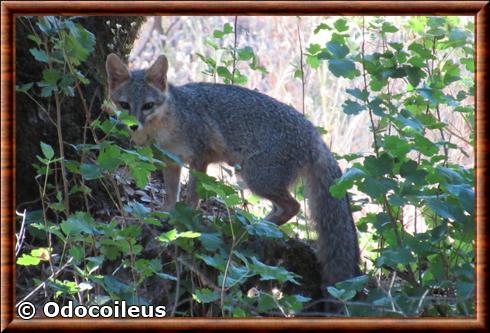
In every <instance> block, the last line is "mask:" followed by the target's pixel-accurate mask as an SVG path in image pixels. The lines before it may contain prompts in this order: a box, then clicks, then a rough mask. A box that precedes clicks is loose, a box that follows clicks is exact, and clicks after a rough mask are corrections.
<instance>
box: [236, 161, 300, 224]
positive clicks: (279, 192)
mask: <svg viewBox="0 0 490 333" xmlns="http://www.w3.org/2000/svg"><path fill="white" fill-rule="evenodd" d="M267 157H268V156H263V154H261V155H260V156H258V155H256V156H254V157H253V158H251V159H249V160H247V161H246V162H245V163H244V164H243V165H242V170H241V172H240V176H241V177H242V178H243V180H244V181H245V182H246V184H247V186H248V187H249V189H250V190H251V191H252V192H253V193H255V194H257V195H259V196H261V197H263V198H265V199H268V200H270V201H271V202H272V204H273V208H272V211H271V212H270V213H269V215H267V217H266V218H265V219H266V220H268V221H271V222H273V223H275V224H277V225H281V224H284V223H286V222H287V221H289V220H290V219H291V218H292V217H293V216H294V215H296V214H297V213H298V211H299V209H300V204H299V203H298V201H296V199H294V198H293V196H292V195H291V193H289V191H288V187H289V186H290V185H291V184H292V183H293V181H294V180H295V179H296V176H297V172H295V168H294V166H292V165H288V163H274V165H264V162H265V161H267V160H268V159H267Z"/></svg>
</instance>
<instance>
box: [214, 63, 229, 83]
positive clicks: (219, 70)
mask: <svg viewBox="0 0 490 333" xmlns="http://www.w3.org/2000/svg"><path fill="white" fill-rule="evenodd" d="M216 73H218V75H219V76H221V77H223V78H225V79H228V80H231V79H232V78H233V75H231V73H230V71H229V70H228V68H226V67H223V66H218V67H217V68H216Z"/></svg>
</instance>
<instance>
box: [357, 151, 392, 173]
mask: <svg viewBox="0 0 490 333" xmlns="http://www.w3.org/2000/svg"><path fill="white" fill-rule="evenodd" d="M393 166H394V163H393V158H392V157H391V156H390V155H388V154H387V153H381V154H380V155H379V156H378V157H376V156H367V157H366V158H365V159H364V167H365V168H366V171H367V172H369V174H371V175H372V176H374V177H381V176H383V175H386V174H392V173H393Z"/></svg>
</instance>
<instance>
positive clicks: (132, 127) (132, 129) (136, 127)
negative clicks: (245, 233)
mask: <svg viewBox="0 0 490 333" xmlns="http://www.w3.org/2000/svg"><path fill="white" fill-rule="evenodd" d="M138 127H139V125H138V124H134V125H131V126H129V129H130V130H131V131H136V130H137V129H138Z"/></svg>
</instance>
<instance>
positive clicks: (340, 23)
mask: <svg viewBox="0 0 490 333" xmlns="http://www.w3.org/2000/svg"><path fill="white" fill-rule="evenodd" d="M333 26H334V27H335V29H337V31H338V32H344V31H347V30H349V26H348V25H347V20H346V19H343V18H340V19H338V20H337V21H335V23H334V24H333Z"/></svg>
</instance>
